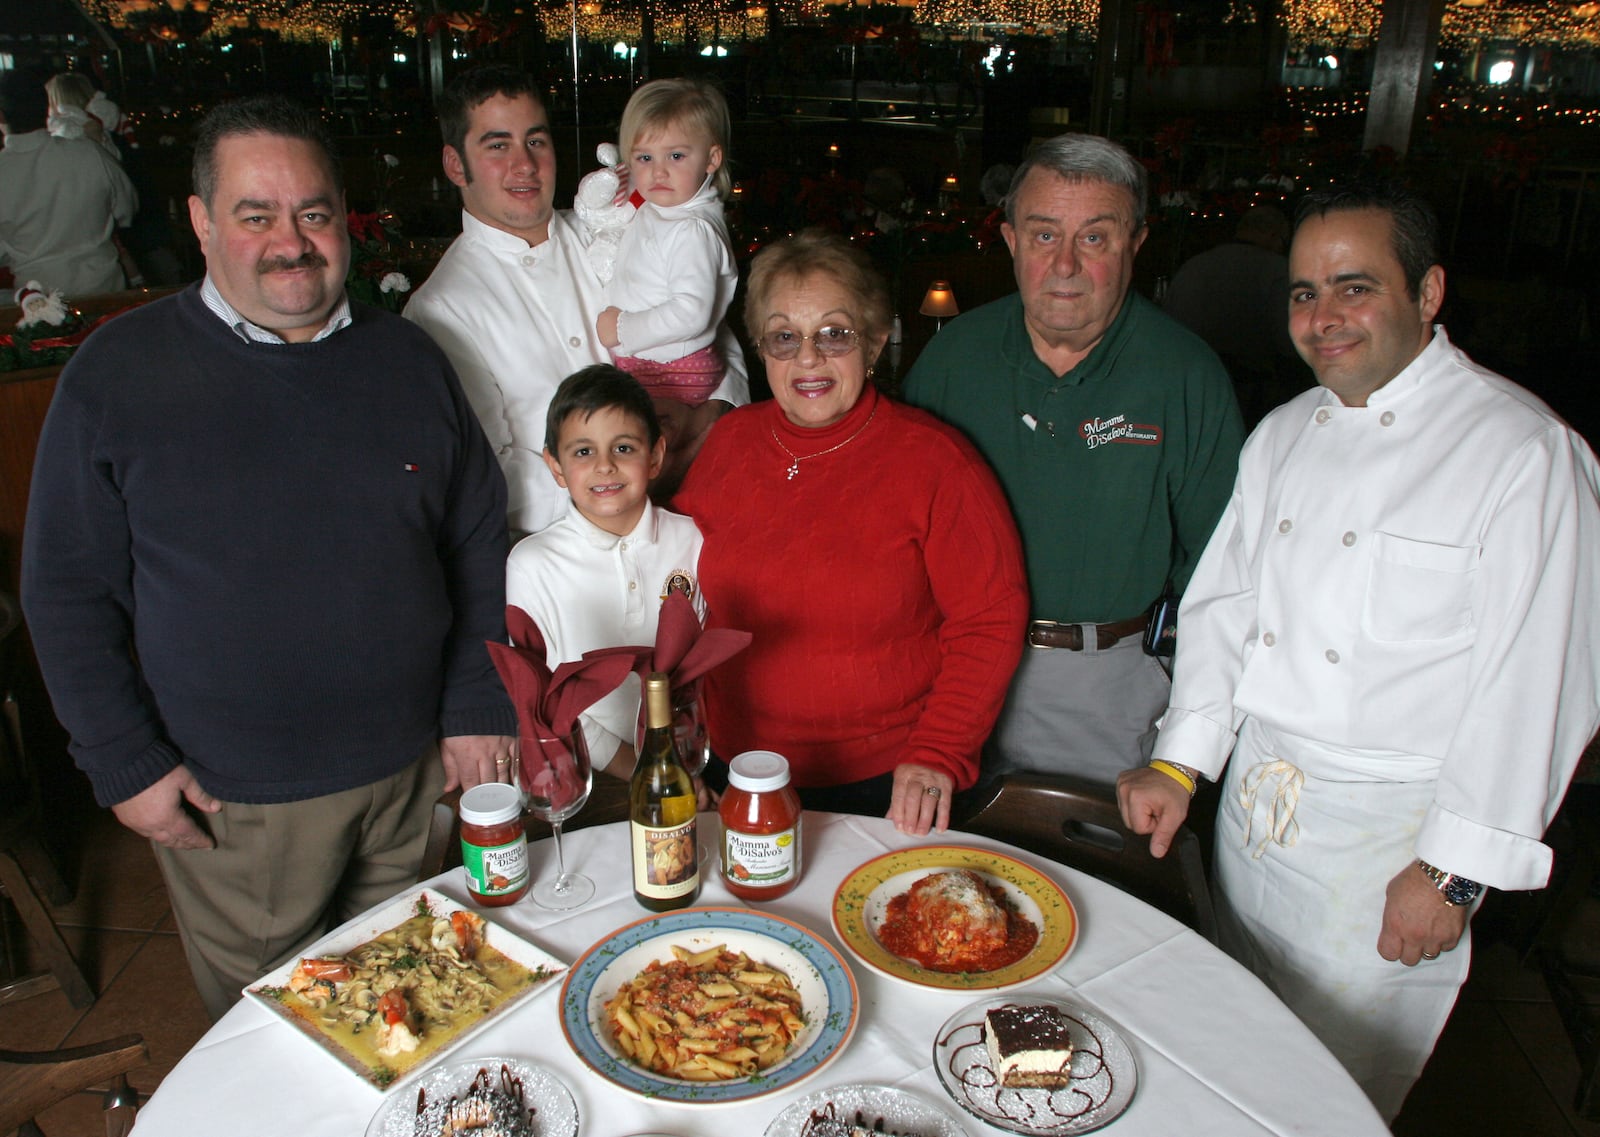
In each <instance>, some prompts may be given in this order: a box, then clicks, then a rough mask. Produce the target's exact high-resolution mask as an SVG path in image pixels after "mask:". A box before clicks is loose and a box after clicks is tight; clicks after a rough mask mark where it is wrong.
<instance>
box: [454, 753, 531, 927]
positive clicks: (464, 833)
mask: <svg viewBox="0 0 1600 1137" xmlns="http://www.w3.org/2000/svg"><path fill="white" fill-rule="evenodd" d="M460 809H461V861H462V864H463V866H465V868H466V871H467V895H468V896H470V897H472V899H473V900H475V901H477V902H478V903H479V904H481V905H483V906H484V907H486V908H501V907H504V906H505V905H507V904H515V903H516V902H517V901H519V900H521V899H522V897H523V895H524V894H525V893H526V892H527V891H528V838H527V834H526V833H524V831H523V828H522V794H521V792H520V791H518V789H517V787H516V786H512V785H507V784H506V783H505V782H484V783H482V784H481V785H476V786H473V787H472V788H471V789H470V790H468V791H467V792H466V793H464V794H462V795H461V807H460Z"/></svg>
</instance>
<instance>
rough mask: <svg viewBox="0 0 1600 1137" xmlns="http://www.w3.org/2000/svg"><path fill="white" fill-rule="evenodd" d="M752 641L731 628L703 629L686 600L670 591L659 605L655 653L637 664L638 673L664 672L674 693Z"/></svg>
mask: <svg viewBox="0 0 1600 1137" xmlns="http://www.w3.org/2000/svg"><path fill="white" fill-rule="evenodd" d="M752 638H753V637H752V636H751V635H750V633H749V632H741V631H737V630H736V629H734V628H702V627H701V626H700V617H699V616H697V615H695V610H694V604H693V603H691V602H690V600H689V597H688V596H686V595H685V594H684V593H682V592H679V591H678V590H677V589H673V590H672V591H670V592H668V593H667V598H666V599H665V600H663V601H662V602H661V617H660V619H659V621H658V622H657V624H656V646H655V651H654V652H652V653H650V654H649V655H648V656H647V657H645V658H644V659H641V660H640V664H639V666H640V669H641V670H640V673H641V674H648V673H649V671H664V672H666V674H667V677H668V679H669V681H670V683H671V685H672V689H673V690H674V691H677V690H680V689H681V688H684V687H687V686H689V685H690V684H691V683H693V682H694V681H695V680H697V679H699V678H700V677H701V676H702V675H704V674H705V673H706V672H708V671H710V670H711V669H712V668H713V667H715V666H717V664H719V663H722V662H723V661H725V660H728V659H731V658H732V657H733V656H735V655H738V654H739V653H740V652H741V651H743V650H744V649H745V648H747V647H749V646H750V640H751V639H752Z"/></svg>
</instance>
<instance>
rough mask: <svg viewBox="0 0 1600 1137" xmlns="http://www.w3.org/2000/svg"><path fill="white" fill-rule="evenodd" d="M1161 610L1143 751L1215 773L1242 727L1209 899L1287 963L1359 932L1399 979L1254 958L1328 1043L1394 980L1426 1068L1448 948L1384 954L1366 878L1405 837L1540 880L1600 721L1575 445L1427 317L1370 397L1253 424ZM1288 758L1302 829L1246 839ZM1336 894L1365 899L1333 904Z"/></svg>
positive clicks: (1580, 452) (1384, 998)
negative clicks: (1343, 908)
mask: <svg viewBox="0 0 1600 1137" xmlns="http://www.w3.org/2000/svg"><path fill="white" fill-rule="evenodd" d="M1179 629H1180V631H1179V635H1178V655H1177V659H1176V661H1175V666H1174V677H1173V690H1172V699H1171V703H1170V705H1169V709H1168V711H1167V713H1166V715H1165V716H1164V718H1163V720H1162V723H1161V733H1160V736H1159V737H1158V739H1157V742H1156V750H1155V757H1157V758H1165V759H1167V760H1169V761H1176V762H1182V763H1185V764H1187V765H1190V766H1194V767H1196V768H1198V769H1199V770H1200V771H1201V772H1202V773H1204V774H1206V775H1208V776H1210V777H1213V778H1214V777H1216V776H1217V775H1218V773H1219V772H1220V771H1221V770H1222V768H1223V766H1224V764H1225V763H1226V762H1227V761H1228V757H1229V754H1230V752H1232V751H1234V748H1235V741H1236V736H1237V741H1238V744H1239V748H1238V753H1236V754H1235V755H1234V764H1235V768H1234V769H1232V770H1230V772H1229V781H1228V790H1227V792H1226V795H1225V797H1226V800H1225V804H1224V809H1223V812H1222V814H1221V816H1220V817H1219V824H1218V857H1219V873H1218V878H1219V881H1218V882H1219V889H1220V890H1221V891H1222V892H1223V893H1224V901H1225V907H1228V908H1231V909H1233V910H1236V911H1237V912H1239V913H1240V914H1241V916H1242V919H1243V922H1244V923H1245V924H1246V926H1247V927H1249V928H1250V929H1251V931H1252V933H1253V934H1254V935H1255V938H1256V940H1257V942H1256V944H1255V947H1256V949H1258V951H1263V949H1262V940H1263V938H1264V937H1266V938H1272V939H1275V940H1276V941H1277V942H1280V943H1282V944H1283V945H1286V946H1285V951H1284V952H1283V953H1280V956H1279V958H1278V960H1277V961H1276V962H1277V963H1279V964H1283V963H1285V961H1287V962H1288V963H1290V964H1292V963H1294V962H1295V961H1294V957H1295V955H1296V951H1297V949H1296V948H1295V946H1294V945H1296V944H1300V945H1310V944H1315V945H1316V946H1315V948H1312V949H1309V950H1311V951H1312V952H1314V953H1315V954H1316V955H1317V956H1318V958H1321V957H1322V956H1323V955H1325V954H1326V955H1327V956H1328V957H1329V958H1337V957H1338V956H1339V955H1340V953H1347V954H1348V955H1349V956H1350V957H1351V958H1357V959H1361V960H1365V959H1366V956H1367V955H1369V954H1370V956H1371V960H1372V961H1373V964H1374V967H1375V968H1376V969H1378V970H1379V971H1382V969H1384V968H1387V969H1388V970H1387V972H1385V974H1387V975H1389V976H1391V977H1392V978H1393V981H1394V983H1395V984H1396V989H1395V990H1379V989H1378V988H1377V987H1376V986H1367V987H1365V988H1363V986H1362V984H1363V983H1365V982H1366V979H1365V978H1363V979H1362V980H1361V981H1358V982H1352V981H1350V978H1349V977H1348V975H1346V974H1343V973H1339V972H1338V971H1337V969H1335V968H1332V967H1327V968H1322V967H1313V968H1309V969H1305V972H1306V973H1304V974H1293V975H1290V974H1288V973H1287V971H1286V970H1285V969H1284V968H1283V967H1277V968H1274V967H1273V966H1271V963H1272V961H1270V960H1269V961H1268V964H1269V965H1268V966H1267V967H1266V968H1265V969H1263V971H1262V973H1263V977H1264V978H1267V980H1268V982H1269V983H1272V984H1273V985H1274V986H1275V987H1277V988H1278V989H1279V991H1280V993H1282V994H1284V997H1285V999H1286V1001H1288V1002H1290V1004H1291V1005H1293V1006H1297V1007H1300V1008H1311V1010H1310V1011H1309V1012H1303V1013H1307V1014H1308V1017H1307V1022H1308V1025H1310V1026H1311V1027H1312V1028H1313V1029H1314V1030H1317V1031H1318V1033H1319V1035H1321V1036H1322V1037H1323V1039H1324V1041H1325V1042H1328V1043H1329V1045H1330V1047H1331V1048H1333V1049H1334V1050H1335V1052H1336V1053H1340V1052H1341V1048H1343V1050H1344V1052H1345V1053H1351V1052H1354V1051H1357V1050H1360V1049H1361V1048H1362V1047H1363V1046H1366V1047H1367V1048H1368V1049H1371V1048H1372V1045H1371V1040H1370V1039H1369V1040H1367V1041H1366V1042H1362V1041H1361V1040H1360V1038H1359V1034H1360V1031H1361V1029H1362V1027H1361V1026H1360V1025H1359V1022H1358V1020H1359V1018H1360V1016H1361V1015H1362V1014H1365V1013H1367V1012H1368V1011H1370V1010H1371V1008H1373V1007H1374V1006H1377V1005H1379V1004H1383V1003H1388V1004H1389V1006H1390V1010H1391V1012H1393V1013H1392V1014H1391V1019H1393V1018H1394V1017H1399V1018H1400V1019H1402V1020H1404V1021H1402V1022H1401V1023H1400V1025H1399V1029H1402V1030H1405V1031H1409V1032H1410V1034H1411V1036H1412V1037H1411V1038H1410V1045H1411V1049H1412V1050H1413V1051H1414V1052H1416V1051H1420V1056H1417V1057H1416V1059H1415V1066H1416V1069H1418V1070H1420V1068H1421V1061H1422V1060H1423V1059H1425V1058H1426V1055H1427V1053H1428V1051H1429V1050H1431V1048H1432V1045H1433V1042H1434V1040H1435V1038H1436V1037H1437V1033H1438V1028H1439V1027H1440V1026H1442V1025H1443V1021H1444V1018H1445V1017H1446V1016H1447V1015H1448V1013H1449V1009H1450V1006H1451V1005H1452V1004H1453V1002H1454V999H1455V991H1456V988H1457V987H1458V986H1459V983H1460V981H1461V979H1462V978H1464V976H1465V972H1466V952H1465V951H1464V950H1462V951H1459V952H1452V953H1447V954H1446V955H1445V956H1444V957H1442V959H1441V961H1440V963H1439V967H1440V968H1441V969H1443V971H1448V972H1450V973H1451V975H1450V976H1449V977H1445V976H1444V975H1443V974H1442V971H1433V972H1432V973H1431V974H1427V977H1426V978H1423V975H1424V974H1425V973H1429V972H1430V968H1432V967H1433V966H1434V965H1427V966H1424V967H1422V968H1419V969H1416V970H1412V969H1407V968H1405V967H1403V966H1402V965H1400V964H1398V963H1395V964H1385V963H1384V961H1382V960H1381V959H1380V958H1379V957H1378V956H1377V935H1376V929H1377V927H1378V925H1379V922H1380V921H1381V916H1382V911H1383V905H1384V900H1385V897H1384V892H1383V889H1384V886H1385V885H1386V884H1387V883H1388V881H1389V879H1390V878H1391V877H1392V876H1393V875H1394V874H1395V873H1396V872H1398V871H1399V870H1400V869H1401V868H1403V867H1405V865H1406V864H1407V863H1409V861H1410V860H1411V859H1412V858H1413V857H1421V858H1422V859H1424V860H1426V861H1429V862H1430V863H1432V864H1435V865H1438V866H1440V867H1441V868H1443V869H1445V870H1447V871H1449V872H1454V873H1458V874H1460V875H1462V876H1465V877H1468V878H1470V879H1473V880H1477V881H1481V882H1483V883H1485V884H1487V885H1490V886H1492V887H1497V888H1514V889H1527V888H1539V887H1542V886H1543V885H1544V884H1545V883H1546V881H1547V880H1548V877H1549V872H1550V861H1551V854H1550V850H1549V849H1548V848H1547V847H1546V846H1545V845H1544V844H1542V843H1541V841H1540V837H1541V835H1542V834H1543V832H1544V829H1545V826H1546V825H1547V824H1548V823H1549V821H1550V818H1551V816H1552V815H1553V814H1554V812H1555V810H1556V808H1557V806H1559V804H1560V802H1561V798H1562V796H1563V794H1564V792H1565V789H1566V785H1567V781H1568V779H1569V778H1570V777H1571V774H1572V770H1573V768H1574V766H1575V765H1576V763H1577V760H1578V757H1579V755H1580V754H1581V753H1582V751H1583V748H1584V746H1585V745H1586V744H1587V742H1588V741H1589V739H1590V738H1591V737H1592V736H1593V734H1594V732H1595V729H1596V726H1597V725H1600V676H1597V668H1596V656H1595V653H1594V649H1593V645H1594V644H1595V643H1596V642H1600V469H1597V466H1596V462H1595V458H1594V455H1593V453H1592V452H1591V451H1590V450H1589V448H1588V446H1587V445H1586V444H1585V443H1584V441H1583V439H1582V438H1581V437H1580V436H1579V435H1577V434H1576V432H1574V431H1572V430H1571V428H1569V427H1568V426H1567V425H1566V424H1565V423H1563V422H1561V421H1560V420H1559V419H1558V418H1557V417H1556V416H1555V415H1554V414H1553V413H1552V412H1551V411H1550V410H1549V409H1548V408H1547V407H1545V406H1544V404H1542V403H1541V402H1539V400H1537V399H1536V398H1534V397H1533V396H1532V395H1530V394H1529V393H1528V392H1526V391H1524V390H1523V389H1521V388H1520V387H1517V386H1516V385H1515V384H1513V383H1511V382H1509V381H1507V380H1506V379H1504V378H1502V377H1501V376H1498V375H1495V374H1494V373H1492V372H1490V371H1487V370H1485V369H1484V368H1481V367H1479V366H1477V365H1476V364H1474V363H1473V362H1472V361H1471V360H1470V359H1468V358H1467V357H1466V356H1465V355H1464V354H1462V353H1461V352H1460V351H1458V350H1457V349H1456V348H1454V347H1453V346H1452V345H1451V344H1450V342H1449V339H1448V337H1447V336H1446V335H1445V332H1444V329H1443V328H1436V329H1435V333H1434V337H1433V339H1432V341H1431V342H1430V343H1429V345H1428V346H1427V347H1426V348H1425V349H1424V350H1423V352H1422V353H1421V354H1420V355H1419V356H1418V357H1417V358H1416V359H1415V360H1413V361H1412V362H1411V364H1410V365H1409V366H1408V367H1406V369H1405V370H1403V371H1402V372H1401V373H1400V374H1399V375H1397V376H1396V377H1395V378H1394V379H1392V380H1391V381H1390V382H1389V383H1387V384H1385V385H1384V386H1383V387H1381V388H1379V389H1378V390H1377V391H1375V392H1374V393H1373V394H1372V396H1371V397H1370V399H1369V400H1368V405H1367V406H1366V407H1346V406H1344V405H1343V404H1342V403H1341V402H1340V401H1339V400H1338V398H1337V397H1336V396H1335V395H1333V393H1332V392H1330V391H1327V390H1325V389H1323V388H1320V387H1319V388H1316V389H1313V390H1311V391H1307V392H1305V393H1304V394H1302V395H1300V396H1298V397H1297V398H1295V399H1293V400H1292V401H1290V402H1289V403H1287V404H1285V405H1284V406H1282V407H1280V408H1278V409H1277V410H1276V411H1274V412H1273V413H1272V414H1270V415H1269V416H1268V417H1267V418H1266V419H1265V420H1264V421H1263V422H1262V424H1261V426H1260V427H1259V428H1258V429H1257V430H1256V431H1255V433H1253V434H1252V435H1251V437H1250V439H1249V440H1248V441H1247V442H1246V444H1245V447H1244V451H1243V452H1242V453H1241V455H1240V460H1239V474H1238V477H1237V480H1236V481H1235V484H1234V491H1233V496H1232V499H1231V501H1230V502H1229V505H1228V509H1227V511H1226V512H1225V513H1224V515H1223V517H1222V520H1221V521H1220V522H1219V523H1218V526H1217V529H1216V532H1215V533H1214V534H1213V535H1212V538H1211V541H1210V542H1209V543H1208V545H1207V546H1206V550H1205V553H1204V554H1203V556H1202V557H1201V559H1200V562H1199V564H1198V565H1197V567H1196V569H1195V574H1194V577H1193V579H1192V580H1191V581H1190V583H1189V587H1188V589H1187V591H1186V592H1185V594H1184V599H1183V605H1182V609H1181V611H1180V615H1179ZM1241 727H1243V728H1244V730H1243V733H1240V731H1241ZM1280 759H1281V760H1283V761H1286V762H1288V763H1289V764H1290V766H1291V767H1292V768H1293V770H1292V771H1285V770H1278V771H1276V772H1274V773H1272V774H1270V775H1269V776H1268V777H1267V779H1266V782H1265V783H1264V785H1263V787H1262V789H1261V790H1260V791H1259V793H1258V794H1257V800H1256V802H1255V804H1254V809H1253V810H1251V811H1246V810H1244V809H1243V807H1242V806H1240V805H1239V803H1238V801H1237V797H1238V793H1239V791H1240V789H1241V787H1242V785H1243V783H1245V782H1246V781H1247V780H1248V779H1249V778H1250V777H1251V775H1252V773H1256V772H1259V771H1258V767H1262V765H1263V764H1264V763H1269V762H1272V761H1274V760H1280ZM1294 771H1298V773H1299V774H1300V775H1303V777H1304V779H1305V781H1304V784H1303V785H1302V786H1300V787H1299V791H1298V798H1299V808H1298V810H1297V812H1296V814H1295V816H1294V818H1293V821H1294V823H1295V824H1297V825H1298V826H1299V827H1300V834H1301V836H1302V837H1303V840H1300V841H1298V842H1297V841H1295V840H1294V838H1295V836H1296V834H1295V830H1294V827H1293V826H1289V827H1287V828H1286V830H1285V831H1284V833H1283V836H1284V837H1285V839H1286V840H1285V843H1282V844H1277V843H1272V842H1270V841H1269V842H1268V844H1267V845H1266V846H1261V845H1259V842H1260V840H1261V838H1262V837H1263V836H1265V835H1266V833H1267V832H1269V831H1271V829H1272V825H1271V820H1272V819H1271V817H1270V803H1271V802H1272V800H1273V799H1274V798H1275V796H1276V794H1277V790H1278V788H1279V787H1280V786H1287V785H1288V784H1289V783H1290V782H1291V781H1292V780H1293V778H1294ZM1385 785H1387V786H1388V787H1389V792H1388V793H1387V794H1386V793H1385V789H1384V787H1385ZM1294 796H1295V794H1294V793H1293V792H1292V788H1291V790H1290V792H1288V793H1286V795H1285V797H1284V798H1283V799H1281V800H1280V802H1279V804H1280V807H1286V806H1287V805H1288V804H1289V803H1290V799H1292V798H1293V797H1294ZM1282 819H1283V808H1280V811H1279V820H1282ZM1247 826H1248V827H1250V830H1251V837H1250V847H1249V848H1248V849H1241V848H1240V847H1239V846H1241V845H1243V844H1244V842H1243V830H1244V829H1245V827H1247ZM1308 826H1310V827H1311V828H1312V829H1314V830H1315V832H1308V831H1307V827H1308ZM1258 849H1259V850H1260V852H1261V853H1262V855H1261V856H1260V857H1257V856H1256V855H1255V853H1256V851H1257V850H1258ZM1341 850H1343V851H1348V852H1353V855H1352V856H1351V857H1345V858H1343V859H1342V860H1341V859H1340V851H1341ZM1367 853H1370V855H1365V854H1367ZM1325 858H1326V859H1325ZM1222 862H1226V863H1225V864H1224V863H1222ZM1336 862H1337V863H1336ZM1354 862H1361V863H1362V864H1365V865H1366V866H1368V867H1366V868H1365V869H1358V868H1356V867H1352V866H1353V863H1354ZM1362 872H1364V873H1365V874H1366V876H1365V879H1364V881H1362V880H1358V877H1359V875H1360V873H1362ZM1252 873H1255V874H1260V876H1259V879H1252V878H1251V876H1250V874H1252ZM1352 874H1355V875H1352ZM1330 876H1333V877H1336V878H1337V879H1336V880H1332V879H1329V878H1330ZM1335 900H1336V901H1337V902H1338V903H1340V904H1350V905H1353V906H1355V907H1356V908H1359V909H1360V911H1361V913H1362V915H1361V918H1360V919H1357V918H1355V917H1354V916H1352V917H1350V918H1349V919H1344V918H1342V917H1337V916H1330V915H1329V912H1330V907H1329V906H1330V903H1331V902H1333V901H1335ZM1330 938H1331V939H1332V940H1335V941H1337V940H1339V939H1341V938H1342V939H1344V940H1345V941H1347V942H1344V943H1339V942H1330ZM1264 954H1266V955H1268V956H1270V955H1271V954H1272V953H1271V951H1270V950H1265V951H1264ZM1452 957H1454V958H1452ZM1246 962H1249V963H1252V964H1253V965H1256V966H1258V969H1259V968H1260V967H1261V963H1262V960H1261V959H1260V958H1256V959H1246ZM1441 978H1444V979H1445V982H1443V983H1439V982H1438V980H1439V979H1441ZM1424 987H1427V988H1429V989H1428V990H1426V991H1422V990H1421V989H1422V988H1424ZM1335 988H1337V990H1335ZM1407 990H1411V991H1414V992H1418V991H1420V993H1419V994H1417V999H1418V1002H1417V1003H1415V1004H1410V1005H1408V1004H1407V1003H1406V1001H1405V999H1406V996H1405V994H1404V992H1405V991H1407ZM1335 1006H1337V1007H1338V1010H1337V1011H1333V1010H1328V1008H1331V1007H1335ZM1441 1007H1442V1010H1441ZM1317 1008H1321V1009H1322V1010H1323V1011H1326V1016H1325V1018H1324V1021H1321V1022H1319V1021H1313V1016H1315V1015H1317V1014H1318V1013H1319V1011H1318V1010H1317ZM1382 1029H1395V1023H1394V1022H1392V1021H1391V1022H1389V1023H1388V1024H1387V1026H1385V1027H1383V1028H1382ZM1359 1076H1360V1075H1359V1074H1358V1077H1359ZM1411 1076H1412V1077H1414V1073H1413V1074H1412V1075H1411ZM1391 1080H1392V1079H1391ZM1407 1086H1409V1081H1405V1082H1404V1084H1403V1085H1402V1086H1401V1087H1400V1088H1399V1090H1398V1093H1399V1098H1397V1099H1395V1100H1394V1102H1393V1105H1394V1108H1396V1109H1397V1108H1398V1104H1399V1100H1400V1099H1403V1097H1404V1089H1405V1087H1407ZM1369 1088H1370V1087H1369ZM1391 1089H1392V1087H1391ZM1391 1096H1392V1093H1391ZM1374 1100H1378V1098H1377V1096H1376V1095H1375V1099H1374Z"/></svg>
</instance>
